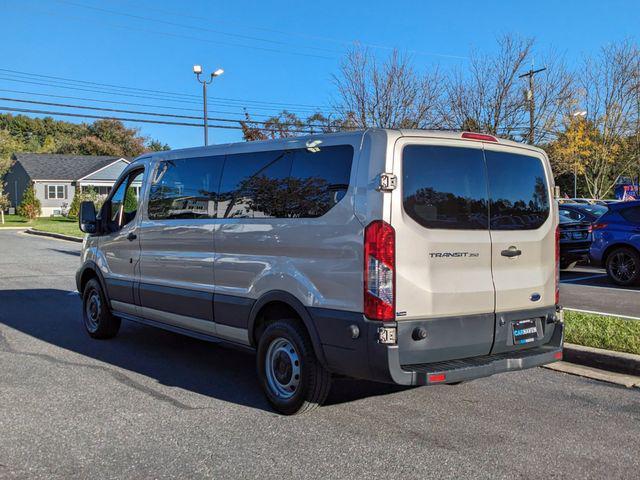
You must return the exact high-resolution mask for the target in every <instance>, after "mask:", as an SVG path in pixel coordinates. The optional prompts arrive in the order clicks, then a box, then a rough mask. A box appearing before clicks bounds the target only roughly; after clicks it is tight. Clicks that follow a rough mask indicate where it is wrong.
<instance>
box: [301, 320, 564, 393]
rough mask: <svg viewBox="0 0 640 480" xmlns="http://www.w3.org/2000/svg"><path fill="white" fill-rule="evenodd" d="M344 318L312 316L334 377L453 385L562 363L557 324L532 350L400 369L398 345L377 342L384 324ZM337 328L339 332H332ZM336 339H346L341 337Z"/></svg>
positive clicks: (561, 334) (560, 327) (560, 333)
mask: <svg viewBox="0 0 640 480" xmlns="http://www.w3.org/2000/svg"><path fill="white" fill-rule="evenodd" d="M345 313H346V312H343V314H342V315H341V318H340V319H338V318H336V317H333V316H332V315H329V314H328V312H327V311H326V310H325V311H324V314H323V315H322V316H318V312H317V311H316V312H312V316H313V317H314V323H315V326H316V327H317V330H318V333H319V336H320V341H321V343H322V348H323V353H324V357H325V359H326V363H327V365H326V366H327V367H328V368H329V370H331V371H332V372H334V373H337V374H342V375H347V376H350V377H356V378H363V379H367V380H373V381H377V382H384V383H394V384H398V385H431V384H438V383H455V382H461V381H465V380H473V379H476V378H481V377H488V376H491V375H494V374H496V373H503V372H510V371H517V370H524V369H526V368H532V367H538V366H540V365H546V364H548V363H553V362H556V361H558V360H561V359H562V345H563V339H564V324H563V323H562V322H560V321H558V322H556V323H554V324H553V327H554V328H553V333H551V332H549V333H551V334H550V336H549V337H546V338H545V340H547V339H548V341H546V343H545V344H543V345H538V346H536V347H532V348H527V349H519V350H514V351H508V352H502V353H497V354H494V355H484V356H476V357H471V358H464V359H460V360H449V361H444V362H434V363H419V364H408V365H403V364H401V352H400V347H399V345H385V344H381V343H379V342H378V341H377V338H378V328H380V327H381V326H382V325H383V324H382V323H381V322H372V321H369V320H367V319H365V318H363V316H362V314H352V313H350V314H347V315H345ZM331 317H332V318H331ZM323 320H324V321H323ZM339 325H340V326H341V327H342V328H336V327H338V326H339ZM384 325H385V326H389V325H390V324H384ZM353 326H357V327H358V330H359V333H360V334H359V336H358V338H355V339H354V338H349V339H348V340H346V339H345V341H344V342H343V341H339V338H338V333H339V332H340V331H344V332H346V331H347V330H348V329H351V327H353ZM340 337H341V338H345V335H340ZM327 342H330V343H327ZM338 342H339V343H340V345H337V343H338ZM402 356H404V355H402ZM443 376H444V377H443Z"/></svg>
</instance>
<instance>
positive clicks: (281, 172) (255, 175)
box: [218, 150, 292, 218]
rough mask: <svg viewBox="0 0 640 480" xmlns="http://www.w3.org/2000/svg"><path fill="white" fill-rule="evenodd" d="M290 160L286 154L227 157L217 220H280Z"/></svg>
mask: <svg viewBox="0 0 640 480" xmlns="http://www.w3.org/2000/svg"><path fill="white" fill-rule="evenodd" d="M291 159H292V156H291V154H290V153H289V152H288V151H286V150H271V151H266V152H251V153H239V154H233V155H227V157H226V160H225V164H224V171H223V173H222V181H221V183H220V197H219V203H218V218H272V217H283V216H284V207H285V200H286V196H287V187H288V185H287V179H288V177H289V172H290V171H291Z"/></svg>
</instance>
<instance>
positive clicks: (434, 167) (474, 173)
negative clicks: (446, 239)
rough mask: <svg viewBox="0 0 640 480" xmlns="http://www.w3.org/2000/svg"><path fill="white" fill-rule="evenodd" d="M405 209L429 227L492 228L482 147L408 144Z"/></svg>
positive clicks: (404, 159) (404, 167)
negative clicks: (490, 226)
mask: <svg viewBox="0 0 640 480" xmlns="http://www.w3.org/2000/svg"><path fill="white" fill-rule="evenodd" d="M402 162H403V163H402V185H403V187H402V188H403V191H402V196H403V204H404V209H405V212H407V214H408V215H409V216H410V217H411V218H412V219H413V220H415V221H416V222H418V223H419V224H420V225H422V226H424V227H427V228H441V229H454V230H465V229H466V230H484V229H487V228H488V218H487V203H488V202H487V180H486V173H485V166H484V159H483V156H482V150H480V149H471V148H459V147H442V146H429V145H407V146H406V147H405V148H404V149H403V153H402Z"/></svg>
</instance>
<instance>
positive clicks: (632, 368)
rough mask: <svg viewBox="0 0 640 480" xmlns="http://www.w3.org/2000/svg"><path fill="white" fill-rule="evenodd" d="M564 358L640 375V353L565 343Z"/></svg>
mask: <svg viewBox="0 0 640 480" xmlns="http://www.w3.org/2000/svg"><path fill="white" fill-rule="evenodd" d="M563 360H564V361H566V362H570V363H576V364H579V365H586V366H588V367H595V368H599V369H603V370H609V371H612V372H616V373H622V374H626V375H637V376H640V355H634V354H632V353H623V352H614V351H613V350H604V349H602V348H593V347H584V346H582V345H574V344H572V343H565V344H564V351H563Z"/></svg>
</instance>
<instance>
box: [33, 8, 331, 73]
mask: <svg viewBox="0 0 640 480" xmlns="http://www.w3.org/2000/svg"><path fill="white" fill-rule="evenodd" d="M21 8H22V7H21ZM85 8H86V7H85ZM93 8H97V7H93ZM38 13H43V12H42V11H39V12H38ZM45 14H46V15H55V16H58V17H62V18H66V19H71V20H75V21H78V22H82V23H86V21H87V19H86V18H83V17H74V16H70V15H63V14H61V13H60V12H58V11H51V10H49V11H46V12H45ZM125 16H126V15H125ZM100 24H101V25H102V26H106V27H111V28H118V29H123V30H126V31H127V32H129V33H140V32H143V33H150V34H153V35H161V36H165V37H174V38H183V39H187V40H196V41H199V42H206V43H211V44H214V45H222V46H227V47H238V48H247V49H250V50H260V51H263V52H271V53H279V54H285V55H295V56H302V57H313V58H319V59H323V60H335V57H327V56H325V55H317V54H314V53H304V52H293V51H287V50H278V49H276V48H269V47H261V46H257V45H243V44H239V43H232V42H227V41H218V40H211V39H209V38H202V37H194V36H191V35H184V34H179V33H171V32H167V31H158V30H151V29H148V28H142V27H139V26H136V27H135V28H133V29H132V28H131V25H118V24H113V23H106V22H101V23H100ZM185 27H186V28H190V29H191V28H192V27H191V26H185Z"/></svg>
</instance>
